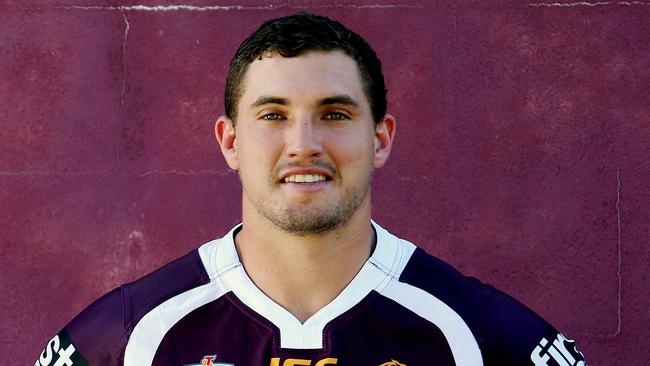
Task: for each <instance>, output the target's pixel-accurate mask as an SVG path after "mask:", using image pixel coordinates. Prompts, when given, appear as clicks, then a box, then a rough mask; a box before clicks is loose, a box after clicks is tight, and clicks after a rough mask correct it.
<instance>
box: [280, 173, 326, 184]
mask: <svg viewBox="0 0 650 366" xmlns="http://www.w3.org/2000/svg"><path fill="white" fill-rule="evenodd" d="M327 179H328V178H327V177H326V176H324V175H320V174H293V175H289V176H287V177H286V178H284V182H285V183H316V182H323V181H326V180H327Z"/></svg>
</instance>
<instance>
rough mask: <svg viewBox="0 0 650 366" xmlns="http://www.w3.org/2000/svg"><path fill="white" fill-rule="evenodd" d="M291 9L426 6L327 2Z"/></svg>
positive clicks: (297, 6) (421, 6)
mask: <svg viewBox="0 0 650 366" xmlns="http://www.w3.org/2000/svg"><path fill="white" fill-rule="evenodd" d="M291 8H292V9H314V8H320V9H336V8H343V9H399V8H402V9H404V8H406V9H409V8H411V9H422V8H426V6H425V5H407V4H365V5H354V4H327V5H293V6H291Z"/></svg>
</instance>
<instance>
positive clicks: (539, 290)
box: [0, 0, 650, 366]
mask: <svg viewBox="0 0 650 366" xmlns="http://www.w3.org/2000/svg"><path fill="white" fill-rule="evenodd" d="M339 3H340V4H339ZM178 4H180V3H179V2H175V1H172V0H165V1H157V2H154V1H152V0H143V1H135V0H133V1H131V0H129V1H122V2H120V1H91V0H50V1H48V0H40V1H39V0H32V1H18V0H14V1H11V0H3V1H0V121H1V122H0V123H1V124H2V125H1V128H0V217H1V218H2V220H0V245H1V250H2V256H1V257H0V269H1V273H2V276H1V277H0V293H1V297H0V312H1V313H2V317H1V318H0V319H1V320H0V327H1V328H2V330H1V331H0V352H1V353H2V354H3V355H5V357H9V359H10V360H11V362H10V363H6V364H12V365H31V364H33V361H34V359H35V358H36V356H37V354H38V353H40V351H41V349H42V347H43V345H44V344H45V342H46V341H47V340H48V339H49V338H50V337H51V336H52V335H53V334H55V333H56V332H57V331H58V329H59V328H60V327H62V326H63V325H64V324H65V323H66V322H67V321H68V320H69V319H70V318H71V317H73V316H74V315H75V314H76V313H77V312H79V311H80V310H81V309H82V308H84V307H85V306H86V305H87V304H88V303H89V302H91V301H92V300H93V299H95V298H97V297H98V296H99V295H101V294H103V293H104V292H106V291H108V290H110V289H112V288H114V287H116V286H118V285H119V284H121V283H123V282H125V281H130V280H133V279H135V278H138V277H140V276H141V275H144V274H145V273H148V272H149V271H151V270H153V269H154V268H156V267H158V266H160V265H162V264H164V263H166V262H167V261H169V260H171V259H173V258H175V257H178V256H180V255H182V254H184V253H186V252H187V251H189V250H191V249H192V248H195V247H196V246H198V245H199V244H200V243H202V242H205V241H207V240H209V239H211V238H214V237H218V236H221V235H222V234H223V233H225V231H226V230H227V229H229V228H230V227H231V226H232V225H233V224H235V223H236V222H238V220H239V217H240V209H241V206H240V197H241V196H240V188H239V184H238V179H237V176H236V175H235V174H233V173H230V172H229V171H228V170H227V169H226V165H225V163H224V161H223V159H222V158H221V156H220V154H219V152H218V150H217V146H216V143H215V141H214V139H213V132H212V128H213V127H212V124H213V121H214V120H215V118H216V117H217V116H218V115H219V114H220V113H221V112H222V111H223V109H222V108H223V107H222V103H223V101H222V90H223V86H224V75H225V73H226V70H227V65H228V61H229V59H230V58H231V56H232V54H233V53H234V50H235V49H236V46H237V45H238V44H239V42H240V41H241V40H242V39H243V38H244V37H245V36H246V35H247V34H249V33H250V32H251V31H253V30H254V29H255V28H256V26H257V25H258V24H259V23H260V22H261V21H263V20H266V19H268V18H271V17H277V16H281V15H286V14H290V13H293V12H295V11H297V10H309V11H313V12H316V13H319V14H323V15H328V16H332V17H335V18H337V19H339V20H341V21H342V22H344V23H345V24H347V25H349V26H350V27H351V28H352V29H354V30H356V31H358V32H359V33H361V34H362V35H364V36H366V38H367V39H368V40H369V41H370V43H371V44H372V45H373V46H374V47H375V48H376V50H377V51H378V53H379V55H380V57H381V59H382V60H383V63H384V68H385V74H386V77H387V84H388V88H389V94H390V107H389V109H390V111H391V112H392V113H393V114H395V115H396V116H397V117H398V122H399V131H398V137H397V141H396V146H395V150H394V154H393V156H392V157H391V160H390V162H389V164H388V166H387V167H386V168H384V169H383V170H382V171H380V172H378V173H377V175H376V179H375V186H374V190H373V194H374V196H373V200H374V212H375V217H376V219H377V220H378V221H379V222H380V223H381V224H383V225H384V226H386V227H388V228H390V229H391V230H392V231H393V232H395V233H396V234H399V235H402V236H404V237H406V238H409V239H410V240H412V241H414V242H416V243H419V244H420V245H421V246H422V247H424V248H426V249H427V250H428V251H429V252H431V253H433V254H435V255H437V256H439V257H441V258H443V259H445V260H447V261H449V262H450V263H452V264H453V265H455V266H457V267H458V268H459V269H461V270H462V271H464V272H465V273H467V274H469V275H473V276H477V277H479V278H481V279H482V280H484V281H486V282H489V283H492V284H494V285H495V286H496V287H499V288H501V289H503V290H505V291H506V292H508V293H510V294H512V295H513V296H515V297H516V298H518V299H520V300H521V301H523V302H524V303H526V304H527V305H529V306H530V307H531V308H532V309H534V310H535V311H537V312H539V313H540V314H541V315H543V316H544V317H545V318H546V319H548V320H549V321H550V322H551V323H552V324H554V325H555V326H556V327H558V328H559V329H560V330H562V331H563V332H564V333H566V334H567V335H568V336H570V337H572V338H576V339H577V340H578V345H579V346H580V348H581V350H582V351H583V352H584V353H585V354H586V355H587V357H588V360H589V361H590V364H591V365H629V366H637V365H638V366H640V365H647V364H648V363H649V362H650V347H648V344H647V343H648V342H647V340H646V339H647V336H648V333H647V332H646V330H645V328H646V326H647V325H648V324H650V310H648V309H649V306H650V295H648V292H647V284H648V283H649V281H650V272H649V271H648V269H647V263H648V259H649V257H650V256H649V254H650V249H649V246H648V231H650V220H649V216H650V214H649V211H650V193H649V192H650V189H649V188H650V163H649V157H650V151H649V148H648V145H649V139H650V107H649V106H650V93H649V87H650V47H649V45H650V4H648V3H646V2H641V1H633V2H618V1H608V2H599V3H593V4H590V3H582V2H580V3H578V2H576V3H566V2H562V1H561V2H560V3H555V4H542V3H537V2H535V1H533V2H532V4H529V3H528V2H526V1H520V2H512V3H507V5H506V2H484V1H448V2H445V1H435V2H434V1H431V2H427V1H417V0H402V1H399V5H395V4H394V3H393V2H392V1H391V0H374V1H370V0H367V1H365V0H364V1H361V0H359V1H341V2H339V1H338V0H334V1H332V0H328V1H325V0H290V2H289V0H274V1H270V2H261V1H255V0H226V1H222V2H219V1H207V0H206V1H198V0H197V1H187V2H184V3H183V4H186V5H192V6H194V7H184V6H183V7H177V6H176V5H178ZM140 5H143V6H140ZM154 5H160V7H157V8H156V7H154ZM5 360H7V358H5ZM3 362H5V361H3Z"/></svg>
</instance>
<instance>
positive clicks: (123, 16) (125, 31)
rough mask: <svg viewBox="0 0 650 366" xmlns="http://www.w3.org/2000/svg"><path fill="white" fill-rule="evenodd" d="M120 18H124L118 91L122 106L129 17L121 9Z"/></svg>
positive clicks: (124, 92)
mask: <svg viewBox="0 0 650 366" xmlns="http://www.w3.org/2000/svg"><path fill="white" fill-rule="evenodd" d="M121 13H122V18H123V19H124V37H123V39H122V91H121V92H120V107H123V106H124V97H125V95H126V80H127V73H126V41H127V40H128V38H129V28H131V24H129V18H127V17H126V12H124V11H122V12H121Z"/></svg>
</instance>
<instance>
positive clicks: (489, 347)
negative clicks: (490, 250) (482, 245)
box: [400, 249, 585, 366]
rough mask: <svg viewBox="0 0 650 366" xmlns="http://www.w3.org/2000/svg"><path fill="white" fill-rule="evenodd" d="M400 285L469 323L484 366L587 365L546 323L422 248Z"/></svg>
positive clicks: (564, 338)
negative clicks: (412, 288) (436, 301)
mask: <svg viewBox="0 0 650 366" xmlns="http://www.w3.org/2000/svg"><path fill="white" fill-rule="evenodd" d="M400 281H403V282H406V283H409V284H412V285H414V286H416V287H419V288H421V289H423V290H425V291H427V292H429V293H430V294H432V295H433V296H435V297H437V298H438V299H440V300H441V301H443V302H444V303H445V304H446V305H447V306H449V307H451V308H452V309H453V310H454V311H455V312H456V313H458V315H459V316H460V317H461V318H462V319H463V321H464V322H465V323H466V324H467V326H468V327H469V328H470V330H471V331H472V334H473V335H474V338H475V339H476V342H477V343H478V345H479V348H480V350H481V355H482V358H483V364H484V366H531V365H532V366H584V365H585V361H584V356H583V355H582V354H581V353H580V352H578V351H577V350H576V348H575V342H574V341H571V340H568V339H567V338H566V337H564V336H563V335H562V334H561V333H559V332H558V331H557V330H556V329H555V328H554V327H553V326H551V325H550V324H549V323H548V322H547V321H546V320H544V319H543V318H542V317H540V316H539V315H537V314H536V313H535V312H534V311H532V310H530V309H529V308H528V307H526V306H525V305H523V304H522V303H520V302H519V301H517V300H515V299H514V298H512V297H510V296H509V295H507V294H505V293H503V292H501V291H499V290H497V289H495V288H494V287H492V286H490V285H487V284H484V283H482V282H480V281H479V280H477V279H475V278H471V277H466V276H464V275H462V274H461V273H460V272H458V271H457V270H456V269H455V268H453V267H452V266H450V265H449V264H447V263H445V262H443V261H441V260H440V259H438V258H436V257H433V256H430V255H428V254H426V253H425V252H424V251H423V250H422V249H417V250H416V251H415V252H414V253H413V255H412V256H411V259H410V260H409V263H408V265H407V266H406V268H405V269H404V271H403V272H402V275H401V277H400Z"/></svg>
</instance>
